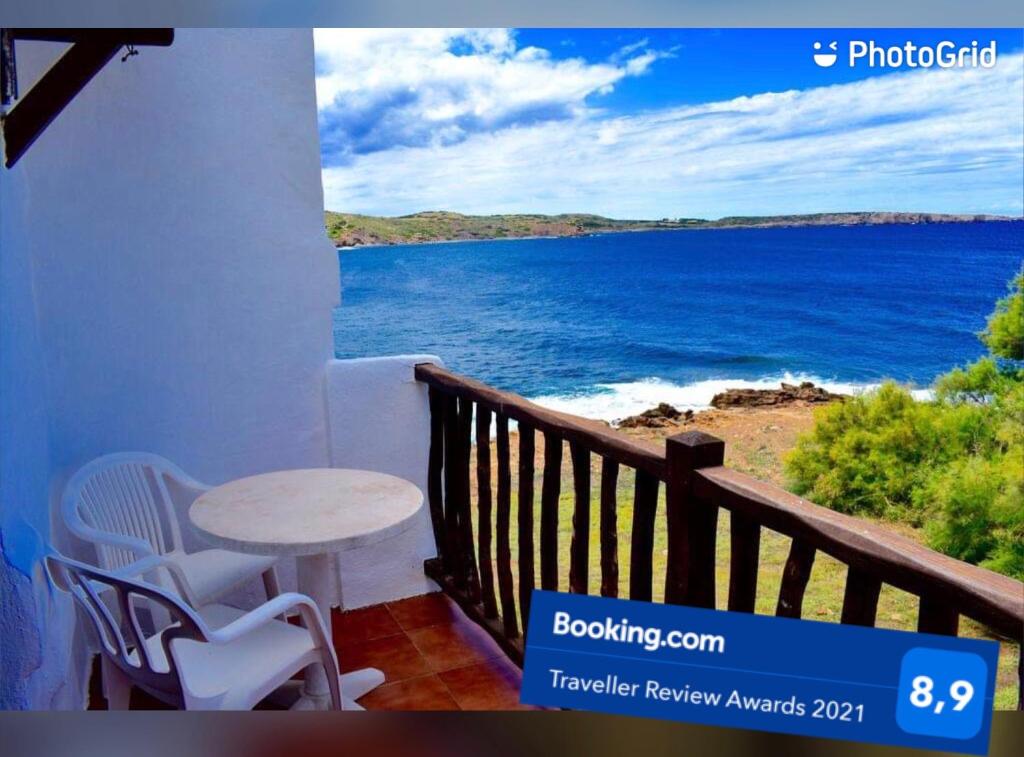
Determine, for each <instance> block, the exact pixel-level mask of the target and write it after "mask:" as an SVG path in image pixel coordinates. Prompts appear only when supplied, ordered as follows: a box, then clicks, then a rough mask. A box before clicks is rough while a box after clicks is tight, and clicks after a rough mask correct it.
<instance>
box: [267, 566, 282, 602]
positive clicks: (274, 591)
mask: <svg viewBox="0 0 1024 757" xmlns="http://www.w3.org/2000/svg"><path fill="white" fill-rule="evenodd" d="M263 590H264V591H266V592H267V599H273V598H274V597H276V596H277V595H278V594H280V593H281V584H279V583H278V581H277V569H276V568H272V567H271V568H268V569H267V570H265V571H263Z"/></svg>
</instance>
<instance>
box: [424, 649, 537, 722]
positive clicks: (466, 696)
mask: <svg viewBox="0 0 1024 757" xmlns="http://www.w3.org/2000/svg"><path fill="white" fill-rule="evenodd" d="M438 677H439V678H440V679H441V680H442V681H443V682H444V685H445V686H447V687H448V691H449V692H450V693H451V695H452V698H453V699H454V700H455V703H456V704H457V705H459V708H460V709H463V710H521V709H531V708H530V707H529V705H524V704H520V703H519V686H520V683H521V681H522V674H521V673H520V671H519V668H517V667H516V666H515V665H513V664H512V663H511V662H509V661H508V660H507V659H505V658H503V657H495V658H493V659H491V660H486V661H484V662H479V663H477V664H475V665H469V666H467V667H464V668H455V669H454V670H447V671H445V672H443V673H438Z"/></svg>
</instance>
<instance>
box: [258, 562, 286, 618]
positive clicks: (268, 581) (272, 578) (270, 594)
mask: <svg viewBox="0 0 1024 757" xmlns="http://www.w3.org/2000/svg"><path fill="white" fill-rule="evenodd" d="M263 591H265V592H266V593H267V599H273V598H274V597H276V596H277V595H278V594H280V593H281V584H280V583H279V582H278V580H277V569H276V568H274V567H270V568H267V569H266V570H265V571H263ZM277 619H278V620H283V621H286V622H287V620H288V618H287V616H285V615H278V616H277Z"/></svg>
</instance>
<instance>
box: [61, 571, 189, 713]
mask: <svg viewBox="0 0 1024 757" xmlns="http://www.w3.org/2000/svg"><path fill="white" fill-rule="evenodd" d="M46 571H47V573H48V574H49V576H50V580H51V581H52V582H53V584H54V585H55V586H56V587H57V588H58V589H60V590H62V591H65V592H68V593H69V594H71V596H72V597H74V599H75V601H76V602H78V604H79V605H80V606H81V607H82V609H84V610H85V613H86V615H88V616H89V619H90V620H91V621H92V625H93V627H94V629H95V631H96V635H97V637H99V642H100V650H101V652H102V653H103V655H104V656H106V657H107V659H108V660H110V662H112V663H113V664H115V665H116V666H117V667H118V668H120V669H121V670H122V671H124V673H125V675H127V676H128V677H129V678H131V679H132V682H133V683H134V684H136V685H137V686H139V687H141V688H142V689H144V690H147V691H149V692H150V693H153V694H155V695H158V696H161V698H162V699H164V700H165V701H169V702H171V703H173V704H175V705H177V706H179V707H184V706H185V705H184V694H183V689H182V682H181V677H180V675H179V673H178V669H177V666H176V664H175V661H174V656H173V655H172V654H171V642H172V641H174V640H175V639H191V640H193V641H198V642H206V641H208V629H207V627H206V624H205V623H204V622H203V620H202V619H201V618H200V617H199V615H198V614H196V613H195V611H193V610H192V609H191V608H190V607H189V606H188V605H187V604H185V603H184V602H183V601H182V600H180V599H179V598H178V597H176V596H174V595H173V594H171V593H170V592H167V591H164V590H163V589H161V588H159V587H158V586H154V585H152V584H147V583H143V582H141V581H138V580H135V579H130V578H123V577H119V576H115V575H113V574H112V573H110V572H109V571H105V570H102V569H99V568H94V567H92V566H90V565H86V564H85V563H80V562H77V561H75V560H71V559H68V558H66V557H64V556H62V555H49V556H47V557H46ZM101 595H102V597H101ZM108 601H109V602H111V603H112V604H113V605H114V607H113V608H111V607H110V606H109V605H108ZM153 606H156V607H159V608H161V609H162V610H163V611H164V612H166V613H167V614H168V615H169V616H170V618H171V625H170V626H168V627H166V628H165V629H164V630H163V631H162V633H161V636H160V643H161V647H162V649H163V658H164V659H163V660H159V659H158V660H156V661H155V662H154V660H153V657H152V654H151V650H150V649H149V648H148V647H147V646H146V636H145V634H144V632H143V630H142V625H141V623H140V621H139V616H138V610H139V609H140V608H142V607H145V608H146V609H148V610H150V611H152V608H153Z"/></svg>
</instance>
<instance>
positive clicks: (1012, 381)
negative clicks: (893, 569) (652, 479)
mask: <svg viewBox="0 0 1024 757" xmlns="http://www.w3.org/2000/svg"><path fill="white" fill-rule="evenodd" d="M1022 288H1024V275H1018V276H1017V277H1016V278H1015V279H1014V282H1013V284H1012V288H1011V294H1010V296H1009V297H1007V298H1004V299H1002V300H1000V301H999V302H998V303H997V306H996V311H995V312H994V313H993V314H992V316H991V317H990V318H989V321H988V328H987V329H986V331H985V332H984V333H983V334H981V335H980V336H981V338H982V340H983V341H984V342H985V344H986V345H988V347H989V350H990V352H991V356H990V357H987V358H983V359H981V360H979V361H977V362H975V363H973V364H971V365H968V366H965V367H963V368H957V369H955V370H953V371H951V372H950V373H947V374H946V375H944V376H941V377H940V378H939V379H938V380H937V381H936V385H935V399H934V400H933V401H929V402H916V401H915V400H914V399H913V397H912V396H911V394H910V392H909V391H908V390H907V389H905V388H903V387H900V386H898V385H897V384H894V383H891V382H889V383H886V384H884V385H883V386H882V387H881V388H879V389H878V390H876V391H874V392H871V393H868V394H865V395H862V396H858V397H854V398H851V399H849V400H847V401H845V402H842V403H834V404H831V405H827V406H825V407H823V408H821V409H819V410H818V411H817V412H816V414H815V424H814V428H813V429H812V430H811V431H810V432H809V433H807V434H805V435H803V436H802V437H801V438H800V439H799V440H798V442H797V445H796V447H795V449H794V450H793V452H792V453H791V454H790V455H789V457H788V458H787V460H786V472H787V475H788V477H789V480H790V485H791V488H792V489H793V490H794V491H795V492H797V493H798V494H801V495H804V496H806V497H808V498H809V499H811V500H813V501H815V502H817V503H818V504H821V505H824V506H826V507H830V508H832V509H835V510H839V511H842V512H847V513H859V514H869V515H876V516H881V517H886V518H890V519H894V520H902V521H905V522H908V523H911V524H913V525H916V526H920V525H925V524H926V528H925V533H926V535H927V538H928V543H929V544H930V545H931V546H932V547H933V548H935V549H938V550H940V551H942V552H944V553H946V554H949V555H952V556H953V557H956V558H958V559H961V560H966V561H968V562H972V563H977V564H981V565H984V566H986V567H989V568H991V569H992V570H997V571H999V572H1002V573H1005V574H1008V575H1011V576H1016V577H1021V578H1024V371H1022V370H1021V366H1020V365H1019V364H1017V363H1016V361H1019V360H1020V359H1021V352H1020V350H1021V345H1020V340H1021V335H1022V329H1024V326H1022V325H1021V323H1020V321H1021V318H1022V317H1024V292H1022Z"/></svg>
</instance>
